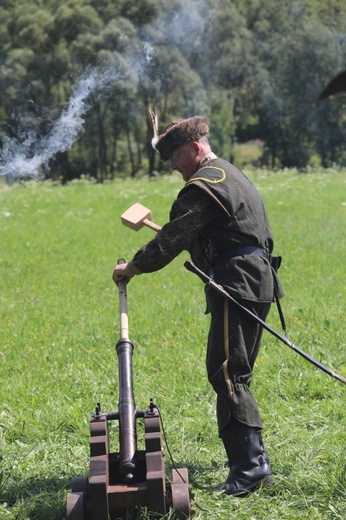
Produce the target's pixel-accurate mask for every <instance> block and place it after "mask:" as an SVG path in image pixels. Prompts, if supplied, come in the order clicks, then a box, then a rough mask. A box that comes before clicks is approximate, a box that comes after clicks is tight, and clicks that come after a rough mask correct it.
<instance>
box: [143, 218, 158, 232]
mask: <svg viewBox="0 0 346 520" xmlns="http://www.w3.org/2000/svg"><path fill="white" fill-rule="evenodd" d="M143 224H144V225H145V226H148V227H149V228H150V229H153V230H154V231H160V229H161V226H158V225H157V224H155V223H154V222H152V221H151V220H149V219H147V218H145V219H144V220H143Z"/></svg>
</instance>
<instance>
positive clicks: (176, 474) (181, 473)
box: [171, 468, 192, 520]
mask: <svg viewBox="0 0 346 520" xmlns="http://www.w3.org/2000/svg"><path fill="white" fill-rule="evenodd" d="M171 491H172V508H173V509H174V515H175V516H174V518H175V520H186V519H187V518H191V514H192V511H191V504H190V490H189V477H188V472H187V468H180V469H178V470H176V469H173V470H172V484H171Z"/></svg>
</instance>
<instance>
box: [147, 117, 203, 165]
mask: <svg viewBox="0 0 346 520" xmlns="http://www.w3.org/2000/svg"><path fill="white" fill-rule="evenodd" d="M149 114H150V117H151V120H152V124H153V130H154V137H153V139H152V141H151V144H152V146H153V148H154V149H155V150H157V151H158V152H159V154H160V157H161V159H162V160H163V161H168V160H169V159H170V158H171V156H172V153H173V152H174V151H175V150H176V149H177V148H179V147H180V146H183V145H184V144H186V143H189V142H190V141H196V140H198V139H199V138H200V137H203V136H205V135H206V134H207V133H208V132H209V125H208V121H207V119H206V118H205V117H204V116H194V117H189V118H188V119H181V120H179V121H173V122H172V123H170V124H169V125H167V126H166V128H165V129H164V131H163V133H162V134H161V135H159V133H158V130H157V126H158V123H157V114H156V109H154V111H149Z"/></svg>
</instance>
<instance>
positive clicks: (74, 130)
mask: <svg viewBox="0 0 346 520" xmlns="http://www.w3.org/2000/svg"><path fill="white" fill-rule="evenodd" d="M144 51H145V53H146V55H148V53H149V48H148V47H145V49H144ZM135 61H136V60H134V59H132V60H131V63H129V64H126V63H125V62H124V61H123V62H122V63H121V64H114V63H110V64H108V65H107V66H106V67H104V68H102V69H100V70H97V69H96V68H87V69H86V71H85V72H84V73H83V75H82V77H81V79H80V81H79V83H78V85H77V86H76V88H75V89H74V92H73V94H72V95H71V97H70V99H69V103H68V106H67V108H66V109H65V110H63V112H62V114H61V116H60V118H59V119H58V120H57V121H56V122H55V123H54V124H53V125H52V128H51V130H50V131H49V133H48V134H47V135H45V136H44V137H43V138H40V137H39V136H38V135H37V133H36V132H35V131H34V130H32V129H31V130H29V131H27V133H26V135H25V137H24V139H23V138H22V139H21V140H19V139H16V138H10V137H5V138H4V140H3V150H2V155H1V158H0V175H8V176H10V177H12V178H21V179H23V178H27V177H31V178H34V179H40V178H43V177H44V174H45V172H46V171H47V170H48V169H49V164H50V161H51V160H52V159H53V157H54V156H55V155H56V154H57V153H58V152H65V151H67V150H70V149H71V147H72V145H73V143H74V142H75V141H77V139H79V138H80V136H81V135H82V134H83V132H84V123H85V121H84V119H83V116H84V115H85V114H86V112H87V111H88V110H89V109H90V108H91V105H90V103H89V102H88V99H90V96H91V95H92V96H93V97H94V98H98V97H99V96H102V94H106V93H107V89H109V88H110V85H111V83H112V82H114V81H117V80H120V79H124V78H126V77H129V76H130V75H133V74H134V73H136V74H137V73H138V70H139V67H138V66H137V67H136V68H135V67H134V66H133V64H134V63H135Z"/></svg>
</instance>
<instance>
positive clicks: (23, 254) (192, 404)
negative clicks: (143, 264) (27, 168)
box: [0, 171, 346, 520]
mask: <svg viewBox="0 0 346 520" xmlns="http://www.w3.org/2000/svg"><path fill="white" fill-rule="evenodd" d="M345 173H346V172H345V171H343V172H340V171H339V172H336V171H328V172H323V171H321V172H315V173H310V174H298V173H297V172H294V171H283V172H279V173H276V174H272V175H270V174H267V175H265V174H264V173H263V172H262V173H256V172H251V173H249V175H250V176H251V178H252V179H253V181H254V182H255V184H256V185H257V187H258V188H259V190H260V192H261V194H262V196H263V199H264V201H265V204H266V207H267V210H268V213H269V217H270V220H271V224H272V228H273V231H274V235H275V237H276V253H277V254H281V255H282V256H283V258H284V260H283V265H282V268H281V270H280V274H281V280H282V283H283V286H284V289H285V293H286V296H285V298H284V300H283V301H282V304H283V310H284V313H285V316H286V321H287V325H288V334H289V336H290V338H291V339H292V340H293V341H294V342H295V343H296V344H297V345H298V346H300V348H302V349H303V350H305V351H306V352H308V353H309V354H310V355H311V356H313V357H314V358H316V359H318V360H319V361H321V362H322V363H324V364H325V365H327V366H329V367H331V368H333V369H334V370H335V371H336V372H338V373H340V374H343V375H344V376H345V375H346V359H345V335H346V326H345V296H346V294H345V243H346V225H345V224H346V218H345V216H346V215H345V214H346V175H345ZM181 187H182V182H181V180H180V178H179V177H178V176H175V175H172V176H166V177H164V178H155V179H154V180H152V181H149V180H146V179H142V180H139V181H131V180H124V181H121V182H120V181H119V182H114V183H109V184H103V185H96V184H92V183H90V182H83V181H80V182H76V183H75V184H73V183H72V184H70V185H68V186H60V185H54V184H52V183H50V182H43V183H37V182H33V181H32V182H29V183H26V184H22V185H19V184H17V185H14V186H13V187H11V188H8V187H6V186H5V185H4V184H2V185H0V225H1V246H0V270H1V281H0V284H1V285H0V289H1V290H0V302H1V322H0V338H1V343H0V371H1V372H0V376H1V386H0V395H1V409H0V441H1V448H0V449H1V455H2V460H1V462H0V474H1V476H0V478H1V483H0V520H27V519H30V520H61V519H62V518H64V515H65V503H66V493H67V491H68V489H69V486H70V480H71V477H73V476H75V475H87V474H88V471H89V469H88V462H89V418H90V414H91V412H92V411H93V410H94V407H95V405H96V403H97V402H98V401H101V403H102V406H103V409H104V410H108V411H116V410H117V398H118V389H117V357H116V352H115V344H116V342H117V340H118V339H119V316H118V291H117V289H116V287H115V285H114V284H113V282H112V280H111V274H112V270H113V266H114V265H115V263H116V261H117V259H118V258H120V257H124V258H125V259H130V258H131V257H132V255H133V254H134V252H136V250H137V249H138V248H139V247H140V246H141V245H142V244H144V243H145V242H146V241H148V240H150V238H151V237H152V233H153V232H152V231H151V230H149V229H143V230H141V231H139V232H137V233H136V232H133V231H131V230H129V229H127V228H125V227H123V226H122V225H121V223H120V218H119V217H120V214H121V213H122V212H123V211H124V210H125V209H127V208H128V207H129V206H130V205H131V204H133V203H134V202H137V201H138V202H141V203H142V204H144V205H145V206H147V207H149V208H151V209H152V211H153V217H154V220H155V221H156V222H157V223H158V224H163V223H164V222H165V221H166V219H167V216H168V212H169V208H170V205H171V202H172V201H173V199H174V198H175V196H176V194H177V193H178V191H179V189H180V188H181ZM186 258H187V255H181V256H180V257H179V258H177V259H175V260H174V261H173V262H172V263H171V264H170V265H169V266H167V267H166V268H165V269H163V270H162V271H160V272H158V273H155V274H151V275H141V276H140V277H136V278H135V279H134V280H133V281H131V283H130V284H129V286H128V311H129V325H130V336H131V339H132V341H133V342H134V344H135V351H134V358H133V364H134V389H135V397H136V405H137V408H138V409H143V408H146V407H147V405H148V403H149V399H150V398H151V397H153V398H154V400H155V402H156V404H157V405H158V406H159V407H160V409H161V413H162V416H163V422H164V427H165V430H166V435H167V439H168V442H169V447H170V450H171V452H172V454H173V456H174V459H175V462H176V464H177V465H180V466H187V467H188V469H189V477H190V482H191V484H192V488H193V490H194V492H195V494H196V501H197V504H198V506H200V507H201V509H199V507H197V512H196V515H195V518H196V520H197V519H206V518H208V519H212V520H214V519H220V520H226V519H232V518H234V519H237V520H245V519H247V520H250V519H251V520H262V519H270V520H284V519H287V520H290V519H309V520H310V519H319V520H322V519H323V520H326V519H344V518H346V489H345V488H346V469H345V458H346V457H345V455H346V444H345V440H346V428H345V416H346V406H345V404H346V399H345V389H346V388H345V386H344V385H343V384H342V383H340V382H338V381H336V380H334V379H332V378H331V377H329V376H328V375H326V374H324V373H323V372H321V371H319V370H318V369H317V368H315V367H313V366H312V365H310V364H309V363H308V362H307V361H305V360H304V359H303V358H301V357H300V356H298V355H297V354H295V353H294V352H292V350H290V349H289V348H288V347H286V346H285V345H283V344H282V343H280V342H279V341H278V340H276V339H275V338H274V337H272V336H271V335H270V334H269V333H267V332H265V333H264V338H263V344H262V350H261V352H260V355H259V358H258V361H257V364H256V367H255V374H254V380H253V391H254V393H255V395H256V397H257V399H258V401H259V404H260V409H261V412H262V416H263V421H264V432H263V435H264V440H265V444H266V448H267V452H268V454H269V457H270V460H271V465H272V468H273V471H274V472H275V479H276V485H275V486H274V487H273V488H271V489H269V490H260V491H258V492H256V493H254V494H253V495H251V496H250V497H248V498H246V499H237V498H230V497H227V496H225V495H223V494H215V493H213V492H212V489H213V488H214V487H215V486H217V485H218V484H219V483H221V482H222V481H223V480H224V479H225V478H226V475H227V469H225V468H224V467H223V466H224V462H225V456H224V453H223V449H222V447H221V443H220V441H219V439H218V437H217V429H216V419H215V396H214V394H213V391H212V390H211V388H210V387H209V384H208V382H207V380H206V373H205V365H204V358H205V343H206V334H207V330H208V320H209V318H208V317H207V316H205V315H204V313H203V312H204V305H205V304H204V295H203V286H202V282H200V281H199V280H198V279H197V278H196V277H194V276H193V275H192V274H191V273H189V272H187V271H186V270H185V268H184V267H183V263H184V260H185V259H186ZM268 322H269V323H270V324H271V325H272V326H274V327H275V328H277V329H278V330H280V324H279V319H278V317H277V313H276V312H275V309H274V307H273V310H272V311H271V313H270V316H269V319H268ZM113 439H114V440H113V441H112V442H113V443H114V446H113V448H114V449H116V446H117V437H116V432H114V437H113ZM165 453H166V458H165V463H166V468H167V470H169V468H170V467H171V462H170V460H169V457H168V456H167V452H166V451H165ZM132 518H138V519H145V518H147V515H146V513H145V512H136V514H133V515H132Z"/></svg>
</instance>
